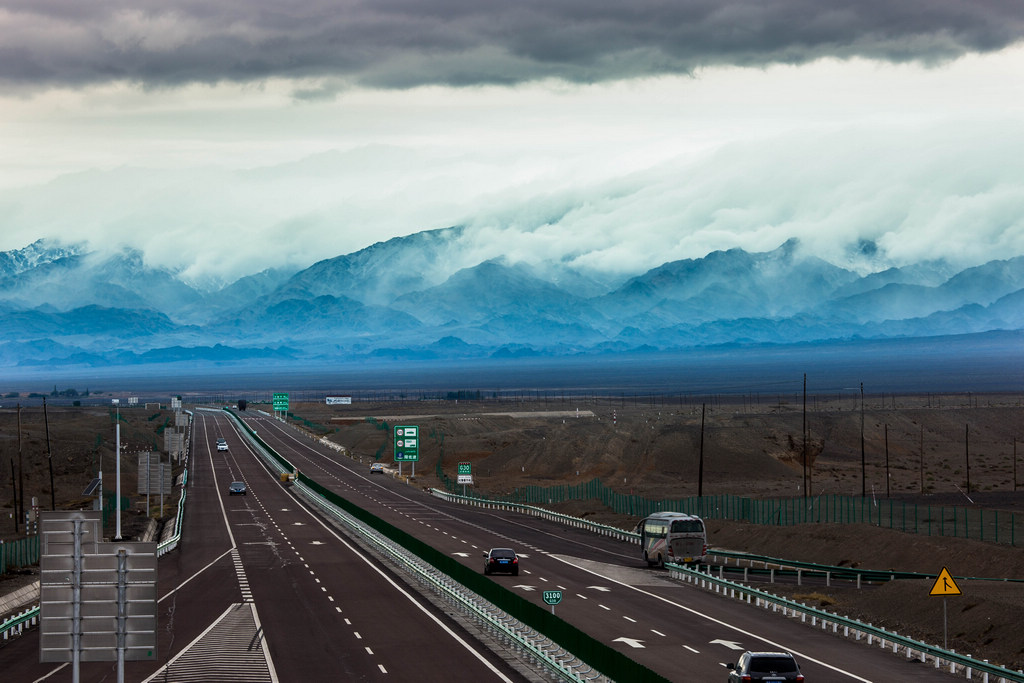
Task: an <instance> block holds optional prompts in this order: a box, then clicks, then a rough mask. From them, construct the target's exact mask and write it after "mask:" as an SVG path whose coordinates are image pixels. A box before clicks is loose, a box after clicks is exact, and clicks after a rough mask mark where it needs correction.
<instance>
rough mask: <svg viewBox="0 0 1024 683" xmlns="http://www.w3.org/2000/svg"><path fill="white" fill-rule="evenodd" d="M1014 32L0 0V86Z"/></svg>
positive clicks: (616, 14) (193, 0)
mask: <svg viewBox="0 0 1024 683" xmlns="http://www.w3.org/2000/svg"><path fill="white" fill-rule="evenodd" d="M1022 36H1024V2H1021V1H1020V0H618V1H616V2H608V1H606V0H365V1H364V2H358V1H353V0H342V1H340V2H339V1H337V0H333V1H327V0H293V1H291V2H289V1H288V0H216V1H210V0H179V1H174V0H88V1H85V2H83V1H82V0H0V81H2V82H4V83H7V84H8V85H10V86H19V85H20V86H24V87H29V88H33V87H49V86H54V85H67V86H75V85H80V84H87V83H99V82H104V81H110V80H122V79H127V80H131V81H134V82H138V83H142V84H145V85H147V86H151V87H160V86H167V85H177V84H182V83H188V82H209V83H212V82H219V81H225V80H226V81H251V80H261V79H264V78H271V77H285V78H289V77H316V78H324V79H328V80H329V81H333V82H336V83H338V84H360V85H368V86H376V87H386V88H404V87H413V86H417V85H423V84H442V85H458V86H469V85H477V84H514V83H519V82H523V81H529V80H536V79H541V78H547V77H555V78H561V79H565V80H568V81H573V82H595V81H602V80H608V79H617V78H628V77H636V76H646V75H658V74H666V73H689V72H691V71H693V70H694V69H696V68H699V67H701V66H709V65H719V64H733V65H743V66H761V65H768V64H773V63H795V64H798V63H803V62H808V61H811V60H814V59H817V58H820V57H837V58H841V59H846V58H851V57H865V58H869V59H878V60H887V61H894V62H901V61H919V62H922V63H939V62H942V61H944V60H948V59H952V58H956V57H958V56H960V55H963V54H965V53H968V52H986V51H993V50H998V49H1000V48H1003V47H1005V46H1007V45H1010V44H1012V43H1014V42H1016V41H1018V40H1019V39H1020V38H1021V37H1022ZM313 94H315V93H313Z"/></svg>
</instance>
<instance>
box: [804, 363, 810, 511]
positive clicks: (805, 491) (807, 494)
mask: <svg viewBox="0 0 1024 683" xmlns="http://www.w3.org/2000/svg"><path fill="white" fill-rule="evenodd" d="M803 440H804V500H807V496H809V495H811V492H810V491H809V490H808V488H810V487H809V486H808V485H807V373H806V372H805V373H804V424H803Z"/></svg>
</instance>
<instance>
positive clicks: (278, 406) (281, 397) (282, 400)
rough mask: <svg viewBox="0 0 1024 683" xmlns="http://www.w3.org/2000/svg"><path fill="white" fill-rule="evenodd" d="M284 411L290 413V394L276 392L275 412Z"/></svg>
mask: <svg viewBox="0 0 1024 683" xmlns="http://www.w3.org/2000/svg"><path fill="white" fill-rule="evenodd" d="M278 410H283V411H285V412H287V411H288V394H287V393H281V392H275V393H274V411H275V412H276V411H278Z"/></svg>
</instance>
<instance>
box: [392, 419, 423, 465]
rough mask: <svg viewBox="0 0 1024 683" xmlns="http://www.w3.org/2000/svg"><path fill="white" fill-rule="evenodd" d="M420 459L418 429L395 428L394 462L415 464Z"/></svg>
mask: <svg viewBox="0 0 1024 683" xmlns="http://www.w3.org/2000/svg"><path fill="white" fill-rule="evenodd" d="M419 459H420V428H419V427H416V426H413V425H403V426H399V427H395V462H416V461H417V460H419Z"/></svg>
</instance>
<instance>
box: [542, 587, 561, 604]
mask: <svg viewBox="0 0 1024 683" xmlns="http://www.w3.org/2000/svg"><path fill="white" fill-rule="evenodd" d="M544 602H546V603H547V604H549V605H551V606H552V607H554V606H555V605H557V604H558V603H560V602H562V591H544Z"/></svg>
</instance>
